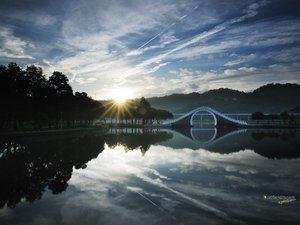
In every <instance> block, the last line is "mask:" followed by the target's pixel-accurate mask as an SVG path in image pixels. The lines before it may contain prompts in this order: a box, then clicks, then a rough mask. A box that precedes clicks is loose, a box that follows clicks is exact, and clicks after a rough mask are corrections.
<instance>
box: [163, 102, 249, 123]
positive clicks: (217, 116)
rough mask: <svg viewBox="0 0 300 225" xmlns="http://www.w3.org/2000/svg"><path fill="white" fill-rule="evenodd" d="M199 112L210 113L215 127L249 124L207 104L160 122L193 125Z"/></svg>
mask: <svg viewBox="0 0 300 225" xmlns="http://www.w3.org/2000/svg"><path fill="white" fill-rule="evenodd" d="M199 112H207V113H209V114H211V115H212V117H213V119H214V126H215V127H239V126H249V124H248V123H247V122H246V121H243V120H237V119H233V118H231V117H229V116H227V115H225V114H223V113H221V112H218V111H217V110H215V109H212V108H210V107H207V106H201V107H199V108H196V109H194V110H192V111H190V112H188V113H186V114H184V115H182V116H180V117H178V118H176V119H173V120H168V121H164V122H163V123H162V124H163V125H165V126H189V127H193V119H194V116H195V115H196V114H197V113H199Z"/></svg>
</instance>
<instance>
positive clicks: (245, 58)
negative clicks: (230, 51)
mask: <svg viewBox="0 0 300 225" xmlns="http://www.w3.org/2000/svg"><path fill="white" fill-rule="evenodd" d="M256 57H257V56H256V55H255V54H250V55H247V56H239V59H237V60H233V61H229V62H227V63H225V64H224V66H235V65H239V64H242V63H245V62H249V61H251V60H254V59H256Z"/></svg>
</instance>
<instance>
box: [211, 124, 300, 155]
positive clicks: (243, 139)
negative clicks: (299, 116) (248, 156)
mask: <svg viewBox="0 0 300 225" xmlns="http://www.w3.org/2000/svg"><path fill="white" fill-rule="evenodd" d="M207 149H208V150H209V151H213V152H219V153H222V154H224V153H232V152H238V151H240V150H244V149H251V150H253V151H254V152H256V153H257V154H259V155H261V156H264V157H267V158H270V159H280V158H298V157H300V152H299V151H298V150H299V149H300V138H299V132H298V131H296V130H292V129H282V130H281V129H276V130H267V129H265V130H251V129H250V130H248V131H247V132H245V133H241V134H237V135H234V136H231V137H229V138H226V139H225V140H222V141H220V142H218V143H216V144H214V145H212V146H209V147H207Z"/></svg>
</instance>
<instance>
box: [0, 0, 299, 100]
mask: <svg viewBox="0 0 300 225" xmlns="http://www.w3.org/2000/svg"><path fill="white" fill-rule="evenodd" d="M0 5H1V7H0V64H3V65H7V64H8V63H9V62H16V63H17V64H18V65H20V66H21V67H24V68H25V67H26V66H27V65H31V64H35V65H37V66H40V67H42V68H43V70H44V73H45V74H46V75H51V74H52V73H53V71H61V72H63V73H64V74H66V75H67V76H68V78H69V80H70V84H71V86H72V87H73V90H74V91H84V92H87V93H88V94H89V95H90V96H91V97H93V98H95V99H109V98H113V97H114V96H115V95H116V94H117V95H124V96H127V97H141V96H145V97H151V96H163V95H169V94H172V93H190V92H200V93H202V92H205V91H207V90H211V89H217V88H232V89H237V90H241V91H251V90H254V89H255V88H257V87H259V86H262V85H264V84H267V83H287V82H289V83H300V1H298V0H209V1H207V0H157V1H153V0H140V1H138V0H65V1H62V0H43V1H40V0H0Z"/></svg>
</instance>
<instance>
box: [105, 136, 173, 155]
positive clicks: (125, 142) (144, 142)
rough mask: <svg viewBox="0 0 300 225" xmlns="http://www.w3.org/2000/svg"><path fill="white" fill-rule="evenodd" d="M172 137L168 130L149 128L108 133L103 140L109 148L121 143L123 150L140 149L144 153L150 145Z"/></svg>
mask: <svg viewBox="0 0 300 225" xmlns="http://www.w3.org/2000/svg"><path fill="white" fill-rule="evenodd" d="M172 137H173V134H172V133H170V132H164V131H151V130H150V131H147V132H146V131H144V132H140V133H139V132H137V133H120V134H108V135H106V137H105V142H106V143H107V145H108V146H109V147H110V148H114V147H115V146H117V145H122V146H124V148H125V150H134V149H140V150H141V152H142V153H143V154H145V153H146V151H147V150H148V149H149V148H150V146H151V145H153V144H155V143H158V142H162V141H166V140H169V139H171V138H172Z"/></svg>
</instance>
